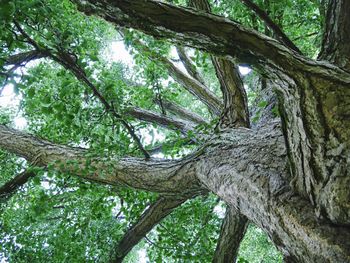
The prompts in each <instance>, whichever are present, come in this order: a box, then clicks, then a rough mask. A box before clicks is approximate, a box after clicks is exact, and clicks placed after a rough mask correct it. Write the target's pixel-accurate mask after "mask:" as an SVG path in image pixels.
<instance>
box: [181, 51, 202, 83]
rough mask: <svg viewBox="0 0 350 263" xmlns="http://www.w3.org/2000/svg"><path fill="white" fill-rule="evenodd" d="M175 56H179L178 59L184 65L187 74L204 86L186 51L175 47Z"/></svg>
mask: <svg viewBox="0 0 350 263" xmlns="http://www.w3.org/2000/svg"><path fill="white" fill-rule="evenodd" d="M176 51H177V54H178V55H179V58H180V60H181V62H182V64H183V65H184V67H185V69H186V71H187V73H188V74H189V75H190V76H191V77H192V78H194V79H196V80H198V81H199V82H200V83H202V84H203V85H205V82H204V80H203V78H202V77H201V75H200V74H199V73H198V71H197V69H196V66H195V65H194V64H193V62H192V60H191V59H190V58H189V57H188V56H187V54H186V50H185V49H184V48H183V47H181V46H177V47H176Z"/></svg>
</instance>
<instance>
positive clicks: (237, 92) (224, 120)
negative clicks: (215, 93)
mask: <svg viewBox="0 0 350 263" xmlns="http://www.w3.org/2000/svg"><path fill="white" fill-rule="evenodd" d="M212 61H213V64H214V67H215V72H216V75H217V77H218V79H219V82H220V88H221V91H222V93H223V97H224V104H225V106H224V111H223V114H222V116H221V119H220V128H225V127H250V122H249V112H248V101H247V94H246V92H245V89H244V86H243V81H242V79H241V76H240V74H239V71H238V67H237V66H236V65H235V64H234V63H232V62H231V61H229V60H225V59H222V58H216V57H213V58H212Z"/></svg>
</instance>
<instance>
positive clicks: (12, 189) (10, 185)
mask: <svg viewBox="0 0 350 263" xmlns="http://www.w3.org/2000/svg"><path fill="white" fill-rule="evenodd" d="M34 176H35V173H34V172H29V171H24V172H22V173H20V174H18V175H17V176H15V177H14V178H12V179H11V180H10V181H8V182H7V183H5V184H4V185H3V186H1V187H0V202H4V201H6V200H8V199H9V198H10V197H11V196H12V195H13V194H14V193H16V191H17V190H18V189H19V188H20V187H21V186H23V185H24V184H26V183H27V182H28V180H29V179H30V178H31V177H34Z"/></svg>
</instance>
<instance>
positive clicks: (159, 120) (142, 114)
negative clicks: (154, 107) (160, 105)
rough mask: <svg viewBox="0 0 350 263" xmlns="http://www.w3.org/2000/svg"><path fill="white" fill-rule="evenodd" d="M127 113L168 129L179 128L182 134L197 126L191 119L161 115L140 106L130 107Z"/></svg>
mask: <svg viewBox="0 0 350 263" xmlns="http://www.w3.org/2000/svg"><path fill="white" fill-rule="evenodd" d="M125 113H126V114H127V115H129V116H132V117H134V118H136V119H139V120H143V121H146V122H151V123H155V124H158V125H160V126H163V127H165V128H168V129H173V130H179V131H180V132H181V133H182V134H187V133H188V132H189V131H193V130H194V128H195V127H196V124H195V123H192V122H190V121H185V120H181V119H178V118H174V117H170V116H165V115H160V114H159V113H155V112H152V111H148V110H144V109H140V108H130V109H128V110H126V112H125Z"/></svg>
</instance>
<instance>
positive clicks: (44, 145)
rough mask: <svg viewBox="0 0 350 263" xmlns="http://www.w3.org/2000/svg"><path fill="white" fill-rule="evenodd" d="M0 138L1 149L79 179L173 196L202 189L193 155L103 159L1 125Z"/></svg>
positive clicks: (185, 194) (87, 152) (84, 151)
mask: <svg viewBox="0 0 350 263" xmlns="http://www.w3.org/2000/svg"><path fill="white" fill-rule="evenodd" d="M0 138H1V140H0V148H2V149H5V150H7V151H9V152H11V153H14V154H16V155H18V156H21V157H23V158H25V159H26V160H27V161H29V162H35V164H36V165H38V166H47V165H49V164H51V165H53V167H54V168H55V169H57V170H59V171H61V172H63V173H71V174H74V175H76V176H79V177H81V178H83V179H87V180H91V181H96V182H100V183H105V184H111V185H127V186H130V187H133V188H137V189H144V190H148V191H153V192H158V193H164V194H167V195H176V196H187V195H188V194H191V193H192V192H194V193H198V192H201V191H202V190H203V188H202V187H201V186H199V185H198V184H197V180H196V176H195V167H194V163H195V162H193V160H194V159H193V158H195V156H191V157H188V158H185V159H182V160H174V161H173V160H158V159H149V160H148V161H145V160H142V159H140V158H131V157H130V158H115V159H113V158H112V160H110V161H107V160H105V159H103V158H100V157H91V154H89V151H88V150H87V149H83V148H75V147H69V146H63V145H58V144H53V143H51V142H49V141H46V140H42V139H39V138H37V137H34V136H32V135H29V134H26V133H24V132H20V131H17V130H14V129H11V128H8V127H6V126H5V125H0ZM192 194H193V193H192Z"/></svg>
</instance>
